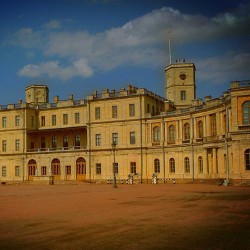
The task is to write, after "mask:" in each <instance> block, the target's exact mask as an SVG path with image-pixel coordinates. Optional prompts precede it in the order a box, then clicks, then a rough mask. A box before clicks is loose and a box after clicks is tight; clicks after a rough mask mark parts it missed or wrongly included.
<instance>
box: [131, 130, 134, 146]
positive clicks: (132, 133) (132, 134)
mask: <svg viewBox="0 0 250 250" xmlns="http://www.w3.org/2000/svg"><path fill="white" fill-rule="evenodd" d="M130 144H135V131H133V132H130Z"/></svg>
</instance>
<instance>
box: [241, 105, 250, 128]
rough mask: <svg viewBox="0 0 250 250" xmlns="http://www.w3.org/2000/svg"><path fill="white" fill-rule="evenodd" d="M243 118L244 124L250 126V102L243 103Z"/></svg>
mask: <svg viewBox="0 0 250 250" xmlns="http://www.w3.org/2000/svg"><path fill="white" fill-rule="evenodd" d="M242 117H243V124H250V101H247V102H244V103H243V105H242Z"/></svg>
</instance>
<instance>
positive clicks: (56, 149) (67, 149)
mask: <svg viewBox="0 0 250 250" xmlns="http://www.w3.org/2000/svg"><path fill="white" fill-rule="evenodd" d="M86 149H87V146H73V147H59V148H33V149H27V152H29V153H45V152H65V151H79V150H86Z"/></svg>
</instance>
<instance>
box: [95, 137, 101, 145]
mask: <svg viewBox="0 0 250 250" xmlns="http://www.w3.org/2000/svg"><path fill="white" fill-rule="evenodd" d="M95 145H96V147H100V146H101V134H96V135H95Z"/></svg>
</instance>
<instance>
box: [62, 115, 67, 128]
mask: <svg viewBox="0 0 250 250" xmlns="http://www.w3.org/2000/svg"><path fill="white" fill-rule="evenodd" d="M63 125H68V114H63Z"/></svg>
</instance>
